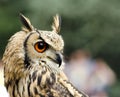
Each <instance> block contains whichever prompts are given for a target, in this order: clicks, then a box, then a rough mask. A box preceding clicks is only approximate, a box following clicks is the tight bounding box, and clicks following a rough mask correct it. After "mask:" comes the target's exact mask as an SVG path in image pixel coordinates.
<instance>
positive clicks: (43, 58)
mask: <svg viewBox="0 0 120 97" xmlns="http://www.w3.org/2000/svg"><path fill="white" fill-rule="evenodd" d="M20 19H21V22H22V24H23V27H22V30H21V31H19V32H17V33H15V34H14V35H13V36H12V37H11V38H10V39H9V41H8V44H7V46H6V49H5V52H4V55H3V58H2V61H3V65H4V83H5V87H6V89H7V91H8V93H9V95H10V97H88V96H87V95H86V94H85V93H83V92H81V91H78V90H77V89H76V88H75V87H74V86H73V85H72V84H71V83H70V82H69V80H68V79H67V77H66V75H65V74H64V72H63V67H64V60H63V49H64V41H63V38H62V36H61V35H59V32H60V18H59V15H56V16H55V17H54V19H53V25H52V31H45V30H39V29H37V28H35V27H34V26H33V25H32V24H31V22H30V20H29V19H28V18H27V17H25V16H24V15H22V14H20Z"/></svg>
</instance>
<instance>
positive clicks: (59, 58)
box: [56, 54, 62, 67]
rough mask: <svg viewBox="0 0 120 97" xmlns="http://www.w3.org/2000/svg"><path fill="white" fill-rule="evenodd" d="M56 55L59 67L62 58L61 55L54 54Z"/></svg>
mask: <svg viewBox="0 0 120 97" xmlns="http://www.w3.org/2000/svg"><path fill="white" fill-rule="evenodd" d="M56 56H57V58H56V60H57V63H58V64H59V67H60V66H61V64H62V58H61V56H60V55H59V54H56Z"/></svg>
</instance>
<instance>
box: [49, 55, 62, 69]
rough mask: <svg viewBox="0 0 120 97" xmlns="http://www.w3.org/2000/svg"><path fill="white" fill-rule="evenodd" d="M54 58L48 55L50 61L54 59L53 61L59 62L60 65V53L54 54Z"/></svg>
mask: <svg viewBox="0 0 120 97" xmlns="http://www.w3.org/2000/svg"><path fill="white" fill-rule="evenodd" d="M55 57H56V58H55V59H54V58H51V57H49V56H48V58H49V59H51V60H52V61H54V62H55V63H57V64H59V67H60V66H61V64H62V57H61V56H60V54H56V56H55Z"/></svg>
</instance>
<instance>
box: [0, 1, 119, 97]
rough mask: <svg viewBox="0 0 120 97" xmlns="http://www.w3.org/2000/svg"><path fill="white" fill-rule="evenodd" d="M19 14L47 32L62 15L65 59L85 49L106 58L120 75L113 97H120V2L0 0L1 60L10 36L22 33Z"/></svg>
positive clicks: (96, 55)
mask: <svg viewBox="0 0 120 97" xmlns="http://www.w3.org/2000/svg"><path fill="white" fill-rule="evenodd" d="M19 13H23V14H24V15H25V16H27V17H28V18H30V20H31V22H32V24H33V25H34V26H35V27H36V28H38V29H44V30H46V29H47V30H51V24H52V17H53V16H54V15H55V14H56V13H59V14H60V15H61V17H62V27H61V34H62V35H63V38H64V40H65V55H67V56H69V54H70V53H71V52H73V51H75V50H76V49H79V48H82V49H86V50H88V51H90V52H91V53H92V55H93V58H97V57H100V58H103V59H104V60H105V61H106V62H107V63H108V64H109V66H110V67H111V68H112V69H113V70H114V71H115V73H116V75H117V82H116V84H115V85H114V86H113V87H112V89H111V90H110V96H111V97H119V95H120V92H119V90H120V82H119V81H120V42H119V41H120V0H0V58H2V54H3V52H4V49H5V46H6V44H7V40H8V39H9V38H10V36H11V35H13V34H14V33H15V32H17V31H19V30H21V26H22V25H21V22H20V20H19ZM68 48H69V49H68Z"/></svg>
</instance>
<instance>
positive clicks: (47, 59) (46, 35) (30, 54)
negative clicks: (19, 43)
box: [21, 15, 64, 72]
mask: <svg viewBox="0 0 120 97" xmlns="http://www.w3.org/2000/svg"><path fill="white" fill-rule="evenodd" d="M57 18H58V17H57V16H56V18H54V24H53V25H54V26H53V31H43V30H37V29H36V28H34V27H33V26H32V25H31V23H30V21H29V20H28V19H27V18H26V17H25V16H23V15H21V20H22V23H23V24H24V29H23V30H24V31H26V33H27V35H26V38H25V40H24V52H25V59H24V64H25V66H26V67H27V66H29V65H32V64H33V63H34V64H35V65H39V64H40V65H42V66H47V67H48V68H49V69H50V70H52V71H53V72H57V71H59V70H60V69H61V67H62V66H63V64H64V62H63V55H62V53H63V47H64V41H63V39H62V37H61V36H60V35H59V34H58V32H57V29H59V25H56V22H57V23H58V22H59V21H58V20H57ZM55 19H56V20H57V21H56V20H55ZM55 29H56V30H55Z"/></svg>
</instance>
